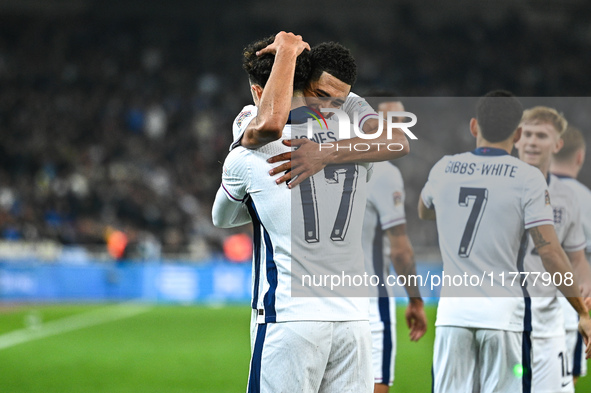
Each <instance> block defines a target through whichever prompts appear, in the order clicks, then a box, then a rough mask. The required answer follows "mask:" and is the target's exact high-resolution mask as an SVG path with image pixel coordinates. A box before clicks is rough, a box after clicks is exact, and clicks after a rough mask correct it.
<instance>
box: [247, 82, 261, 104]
mask: <svg viewBox="0 0 591 393" xmlns="http://www.w3.org/2000/svg"><path fill="white" fill-rule="evenodd" d="M250 92H251V93H252V99H253V100H254V102H255V104H257V105H258V103H259V101H260V100H261V96H262V95H263V88H262V87H261V86H259V85H256V84H252V85H250Z"/></svg>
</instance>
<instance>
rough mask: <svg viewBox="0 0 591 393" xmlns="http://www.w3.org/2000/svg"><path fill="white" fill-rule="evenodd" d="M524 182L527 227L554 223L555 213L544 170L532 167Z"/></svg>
mask: <svg viewBox="0 0 591 393" xmlns="http://www.w3.org/2000/svg"><path fill="white" fill-rule="evenodd" d="M531 169H532V170H530V171H528V173H527V174H526V177H525V179H524V182H523V199H522V205H523V211H524V224H525V229H530V228H533V227H536V226H539V225H548V224H551V225H554V213H553V211H552V205H551V200H550V193H549V192H548V185H547V184H546V181H545V180H544V176H543V175H542V172H540V171H539V170H538V169H537V168H533V167H532V168H531Z"/></svg>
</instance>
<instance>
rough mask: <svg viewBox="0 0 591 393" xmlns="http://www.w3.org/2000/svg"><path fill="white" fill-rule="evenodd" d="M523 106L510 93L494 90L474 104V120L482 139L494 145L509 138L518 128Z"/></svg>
mask: <svg viewBox="0 0 591 393" xmlns="http://www.w3.org/2000/svg"><path fill="white" fill-rule="evenodd" d="M522 115H523V106H522V105H521V102H519V100H518V99H517V97H515V96H514V95H513V94H512V93H510V92H508V91H506V90H494V91H491V92H489V93H487V94H486V95H485V96H484V97H481V98H480V100H478V103H477V104H476V119H477V120H478V126H479V127H480V132H481V134H482V137H483V138H484V139H486V140H487V141H488V142H492V143H496V142H501V141H504V140H506V139H507V138H509V137H510V136H511V135H512V134H513V132H515V130H516V129H517V127H518V126H519V122H520V121H521V116H522Z"/></svg>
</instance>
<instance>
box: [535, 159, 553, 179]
mask: <svg viewBox="0 0 591 393" xmlns="http://www.w3.org/2000/svg"><path fill="white" fill-rule="evenodd" d="M537 168H538V169H539V170H540V172H542V175H544V179H546V178H547V177H548V173H549V172H550V163H549V162H547V163H546V162H543V163H541V164H540V165H538V166H537Z"/></svg>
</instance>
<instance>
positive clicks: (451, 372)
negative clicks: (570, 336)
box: [433, 326, 532, 393]
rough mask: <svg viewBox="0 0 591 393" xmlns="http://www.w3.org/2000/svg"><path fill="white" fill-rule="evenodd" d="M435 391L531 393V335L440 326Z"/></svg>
mask: <svg viewBox="0 0 591 393" xmlns="http://www.w3.org/2000/svg"><path fill="white" fill-rule="evenodd" d="M433 352H434V353H433V392H435V393H449V392H468V393H471V392H473V391H474V392H480V393H488V392H491V393H492V392H511V393H530V392H531V391H532V390H531V340H530V335H529V333H528V332H510V331H506V330H494V329H475V328H463V327H456V326H437V328H436V330H435V347H434V351H433Z"/></svg>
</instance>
